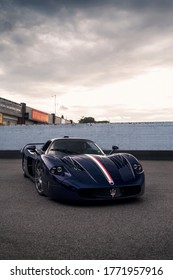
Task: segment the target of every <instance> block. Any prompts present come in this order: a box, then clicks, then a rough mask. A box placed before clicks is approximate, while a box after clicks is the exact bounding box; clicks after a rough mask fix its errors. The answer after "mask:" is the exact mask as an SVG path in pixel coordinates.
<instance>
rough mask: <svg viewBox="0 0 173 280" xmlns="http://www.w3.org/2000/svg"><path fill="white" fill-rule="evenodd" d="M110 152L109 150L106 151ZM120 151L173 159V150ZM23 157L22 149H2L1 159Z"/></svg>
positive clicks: (136, 155)
mask: <svg viewBox="0 0 173 280" xmlns="http://www.w3.org/2000/svg"><path fill="white" fill-rule="evenodd" d="M104 152H105V153H109V151H104ZM118 153H130V154H132V155H134V156H135V157H137V158H138V159H139V160H173V151H122V150H118ZM21 157H22V155H21V153H20V151H18V150H15V151H14V150H13V151H0V159H20V158H21Z"/></svg>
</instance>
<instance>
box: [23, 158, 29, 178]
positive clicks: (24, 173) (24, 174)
mask: <svg viewBox="0 0 173 280" xmlns="http://www.w3.org/2000/svg"><path fill="white" fill-rule="evenodd" d="M22 170H23V176H24V177H25V178H29V177H28V175H26V172H25V164H24V157H23V160H22Z"/></svg>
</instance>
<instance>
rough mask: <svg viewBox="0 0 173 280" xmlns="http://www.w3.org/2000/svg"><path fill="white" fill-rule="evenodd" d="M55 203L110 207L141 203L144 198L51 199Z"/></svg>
mask: <svg viewBox="0 0 173 280" xmlns="http://www.w3.org/2000/svg"><path fill="white" fill-rule="evenodd" d="M51 200H52V202H54V203H59V204H62V205H66V206H75V207H76V206H77V207H86V208H87V207H91V206H92V207H100V206H102V207H108V206H119V205H130V204H141V203H143V198H142V197H138V198H126V199H119V200H107V201H105V200H104V201H103V200H102V201H69V200H59V199H51Z"/></svg>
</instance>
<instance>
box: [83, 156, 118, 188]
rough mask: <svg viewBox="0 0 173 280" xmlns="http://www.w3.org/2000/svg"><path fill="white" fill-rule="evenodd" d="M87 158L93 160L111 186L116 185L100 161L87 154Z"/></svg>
mask: <svg viewBox="0 0 173 280" xmlns="http://www.w3.org/2000/svg"><path fill="white" fill-rule="evenodd" d="M86 156H87V157H89V158H90V159H92V160H93V161H94V162H95V163H96V164H97V166H98V167H99V168H100V170H101V171H102V173H103V175H104V176H105V177H106V179H107V181H108V182H109V184H110V185H114V181H113V179H112V177H111V175H110V174H109V172H108V171H107V169H106V168H105V167H104V165H103V164H102V163H101V162H100V161H99V160H98V158H96V157H94V156H92V155H89V154H86Z"/></svg>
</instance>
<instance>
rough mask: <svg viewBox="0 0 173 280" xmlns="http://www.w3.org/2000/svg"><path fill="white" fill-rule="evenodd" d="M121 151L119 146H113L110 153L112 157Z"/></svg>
mask: <svg viewBox="0 0 173 280" xmlns="http://www.w3.org/2000/svg"><path fill="white" fill-rule="evenodd" d="M118 149H119V147H118V146H115V145H114V146H112V151H111V152H110V155H112V154H114V153H116V151H117V150H118Z"/></svg>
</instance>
